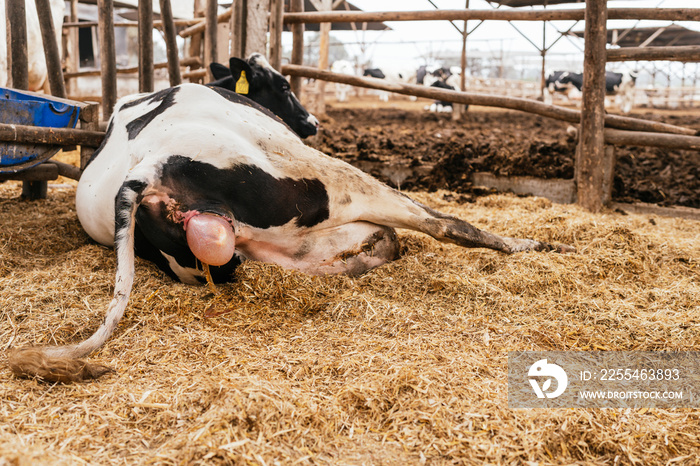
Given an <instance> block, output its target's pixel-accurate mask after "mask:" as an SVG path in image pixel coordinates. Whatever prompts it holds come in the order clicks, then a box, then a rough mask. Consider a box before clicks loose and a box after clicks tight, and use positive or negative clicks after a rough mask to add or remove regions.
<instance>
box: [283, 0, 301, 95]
mask: <svg viewBox="0 0 700 466" xmlns="http://www.w3.org/2000/svg"><path fill="white" fill-rule="evenodd" d="M291 9H292V12H293V13H303V12H304V0H291ZM286 17H287V15H285V18H286ZM291 63H292V65H297V66H301V65H303V63H304V23H296V24H293V25H292V61H291ZM289 84H290V86H291V88H292V92H294V93H295V94H296V96H297V98H298V99H301V94H302V92H301V91H302V87H301V77H299V76H294V75H292V78H291V79H290V81H289Z"/></svg>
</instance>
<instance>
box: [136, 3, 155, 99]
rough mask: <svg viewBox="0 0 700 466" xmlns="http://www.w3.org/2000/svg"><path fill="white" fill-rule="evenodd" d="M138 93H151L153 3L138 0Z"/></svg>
mask: <svg viewBox="0 0 700 466" xmlns="http://www.w3.org/2000/svg"><path fill="white" fill-rule="evenodd" d="M138 27H139V92H153V3H152V2H151V0H139V26H138Z"/></svg>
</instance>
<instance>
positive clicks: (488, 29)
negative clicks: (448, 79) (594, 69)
mask: <svg viewBox="0 0 700 466" xmlns="http://www.w3.org/2000/svg"><path fill="white" fill-rule="evenodd" d="M432 1H433V3H434V4H435V5H437V7H439V8H440V9H462V8H464V6H465V0H432ZM350 2H351V3H352V4H354V5H355V6H357V7H358V8H360V9H362V10H365V11H410V10H433V9H435V7H434V6H433V5H431V4H430V2H429V1H428V0H401V1H397V0H350ZM689 4H696V5H694V7H697V8H700V1H698V0H609V1H608V8H655V7H663V8H688V7H689ZM469 6H470V9H492V7H491V6H490V5H489V4H488V3H486V1H485V0H470V5H469ZM548 8H549V9H564V8H584V5H583V4H580V3H579V4H570V5H555V6H550V7H548ZM534 9H541V7H535V8H534ZM386 23H387V24H388V25H389V26H390V27H391V28H392V29H393V30H392V31H385V32H370V31H368V32H366V33H365V34H366V36H365V37H364V40H365V41H366V42H370V43H371V42H373V41H375V40H376V41H377V42H378V43H377V45H375V46H373V47H371V48H370V50H369V53H367V55H366V58H370V59H371V60H372V63H373V64H374V65H375V66H380V67H385V68H388V69H394V70H398V69H406V68H412V67H415V66H416V65H418V66H419V65H421V64H424V62H425V58H424V57H426V56H430V55H438V54H440V53H441V52H444V51H456V52H459V51H461V36H460V33H459V32H458V31H457V30H456V29H455V28H454V27H453V26H452V25H451V24H450V23H449V22H446V21H421V22H416V21H394V22H391V21H389V22H386ZM456 24H457V26H458V27H459V28H460V29H461V28H462V22H461V21H460V22H456ZM477 24H478V21H469V30H470V31H471V30H472V28H474V27H475V26H476V25H477ZM635 24H638V26H640V27H646V26H659V25H667V24H670V22H659V21H640V22H637V21H610V22H609V23H608V27H609V28H612V27H620V28H622V27H631V26H633V25H635ZM678 24H680V25H682V26H684V27H687V28H689V29H695V30H700V24H698V23H693V22H679V23H678ZM513 25H515V26H517V27H518V29H520V31H522V32H523V33H524V34H525V35H526V36H527V38H529V39H530V40H531V41H532V42H534V43H535V44H538V45H539V46H540V47H541V45H542V23H541V22H527V21H520V22H514V23H513ZM571 25H573V22H571V21H555V22H550V23H547V27H546V43H547V46H549V45H550V44H552V43H553V42H554V41H555V40H556V39H557V38H558V37H559V33H558V32H557V29H559V30H560V31H565V30H567V29H568V28H569V27H571ZM583 29H584V24H583V22H579V23H578V25H576V26H575V27H574V29H573V31H580V30H583ZM360 34H361V33H355V32H352V31H348V32H340V31H333V32H332V35H333V36H334V37H336V38H337V39H339V40H342V41H343V42H358V41H361V40H362V37H361V36H360ZM386 42H391V43H394V42H398V43H401V44H400V45H389V44H385V43H386ZM347 48H348V50H349V51H350V52H351V53H353V54H359V53H360V51H359V48H357V47H354V46H348V47H347ZM582 49H583V41H576V40H575V39H574V41H573V42H572V41H570V40H569V39H567V38H562V39H560V40H559V41H558V42H557V43H556V44H555V45H553V46H552V47H551V49H550V50H549V52H548V55H547V57H548V60H549V58H550V57H551V58H552V60H553V61H556V60H566V61H570V62H572V63H574V62H577V61H582V53H581V50H582ZM468 51H474V52H475V53H476V52H477V51H480V52H481V53H483V54H486V55H489V54H490V55H492V56H500V54H501V53H506V54H507V53H508V52H520V54H521V55H536V56H539V53H538V52H537V50H536V49H535V47H534V46H533V45H531V44H530V43H529V42H528V41H527V39H525V38H524V37H523V36H522V35H521V34H519V33H518V32H517V31H516V30H515V28H513V27H512V25H511V24H509V23H508V22H505V21H488V22H485V23H483V24H482V25H480V26H479V27H478V28H476V29H475V30H474V32H473V33H471V34H470V35H469V39H468ZM533 60H534V58H533Z"/></svg>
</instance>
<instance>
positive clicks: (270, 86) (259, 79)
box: [208, 53, 319, 138]
mask: <svg viewBox="0 0 700 466" xmlns="http://www.w3.org/2000/svg"><path fill="white" fill-rule="evenodd" d="M210 69H211V72H212V75H213V76H214V79H215V81H214V82H211V83H209V84H208V85H209V86H214V87H221V88H224V89H228V90H230V91H233V92H236V93H238V94H241V95H245V96H246V97H248V98H249V99H251V100H253V101H255V102H257V103H258V104H260V105H262V106H263V107H265V108H267V109H268V110H270V111H271V112H272V113H274V114H275V115H277V116H279V117H280V118H282V119H283V120H284V121H285V123H287V125H289V127H290V128H292V130H294V132H295V133H297V134H298V135H299V136H301V137H302V138H306V137H308V136H313V135H314V134H316V133H317V131H318V126H319V124H318V120H317V119H316V117H315V116H313V115H310V114H309V112H307V111H306V109H305V108H304V107H303V106H302V105H301V103H300V102H299V100H297V98H296V96H295V95H294V94H293V93H292V92H291V88H290V86H289V81H287V80H286V79H285V78H284V76H282V75H281V74H279V73H278V72H277V71H275V70H274V69H273V68H272V67H271V66H270V64H269V63H268V61H267V60H266V59H265V57H263V56H262V55H260V54H257V53H254V54H252V55H251V56H250V57H248V59H247V60H241V59H240V58H235V57H233V58H231V59H230V60H229V67H228V68H227V67H226V66H224V65H222V64H220V63H212V64H211V65H210Z"/></svg>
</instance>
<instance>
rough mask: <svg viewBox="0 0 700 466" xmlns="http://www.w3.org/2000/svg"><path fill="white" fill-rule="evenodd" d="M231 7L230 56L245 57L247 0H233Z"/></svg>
mask: <svg viewBox="0 0 700 466" xmlns="http://www.w3.org/2000/svg"><path fill="white" fill-rule="evenodd" d="M231 8H232V11H231V34H232V38H231V56H232V57H237V58H245V42H246V32H247V28H246V17H247V14H246V13H247V11H248V8H247V0H233V5H231Z"/></svg>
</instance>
